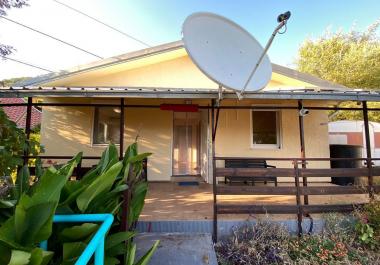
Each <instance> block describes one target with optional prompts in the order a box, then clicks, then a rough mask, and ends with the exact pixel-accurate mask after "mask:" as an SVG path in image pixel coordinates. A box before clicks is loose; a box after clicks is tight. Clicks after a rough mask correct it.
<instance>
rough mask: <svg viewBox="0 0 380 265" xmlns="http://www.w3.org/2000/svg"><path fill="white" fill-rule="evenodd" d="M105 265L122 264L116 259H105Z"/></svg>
mask: <svg viewBox="0 0 380 265" xmlns="http://www.w3.org/2000/svg"><path fill="white" fill-rule="evenodd" d="M104 264H105V265H116V264H120V261H119V260H118V259H117V258H114V257H107V256H106V257H104Z"/></svg>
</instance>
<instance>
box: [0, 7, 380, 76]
mask: <svg viewBox="0 0 380 265" xmlns="http://www.w3.org/2000/svg"><path fill="white" fill-rule="evenodd" d="M59 1H60V2H62V3H65V4H67V5H70V6H72V7H74V8H76V9H79V10H81V11H82V12H84V13H86V14H88V15H91V16H93V17H96V18H97V19H99V20H101V21H102V22H105V23H107V24H109V25H112V26H113V27H115V28H117V29H119V30H121V31H123V32H125V33H127V34H129V35H131V36H133V37H135V38H137V39H140V40H142V41H143V42H145V43H147V44H149V45H150V46H155V45H159V44H163V43H167V42H172V41H177V40H180V39H181V27H182V23H183V21H184V20H185V18H186V17H187V16H188V15H190V14H192V13H194V12H199V11H208V12H213V13H217V14H220V15H222V16H225V17H227V18H229V19H231V20H233V21H235V22H236V23H238V24H239V25H241V26H242V27H244V28H245V29H247V30H248V31H249V32H250V33H251V34H252V35H253V36H254V37H255V38H256V39H258V41H259V42H260V43H261V44H262V45H263V46H265V44H266V42H267V40H268V39H269V37H270V35H271V33H272V32H273V30H274V28H275V27H276V25H277V22H276V18H277V15H278V14H280V13H283V12H285V11H287V10H290V11H291V12H292V16H291V18H290V20H289V22H288V26H287V32H286V34H282V35H278V36H277V37H276V39H275V41H274V43H273V45H272V46H271V48H270V50H269V57H270V59H271V61H272V62H273V63H277V64H281V65H284V66H287V67H291V68H295V67H296V65H295V60H296V57H297V50H298V48H299V46H300V45H301V44H302V42H303V41H304V40H305V39H306V38H317V37H318V36H321V35H322V34H323V32H324V31H325V30H326V28H328V27H329V28H330V29H331V30H332V31H337V30H339V29H343V30H346V31H347V30H349V29H350V28H351V27H352V26H353V25H355V29H357V30H365V29H366V28H367V27H368V26H369V25H370V24H371V23H373V22H375V21H376V20H377V19H379V18H380V1H379V0H360V1H357V0H318V1H310V0H309V1H307V0H266V1H264V0H261V1H258V0H255V1H253V0H234V1H232V0H192V1H185V0H59ZM28 2H29V6H27V7H23V8H21V9H11V10H9V11H7V13H8V15H7V17H8V18H10V19H12V20H15V21H17V22H20V23H23V24H25V25H27V26H29V27H33V28H35V29H38V30H40V31H42V32H45V33H48V34H50V35H52V36H54V37H57V38H59V39H62V40H64V41H66V42H69V43H72V44H74V45H76V46H78V47H80V48H83V49H85V50H88V51H90V52H92V53H94V54H96V55H99V56H101V57H104V58H107V57H111V56H116V55H120V54H123V53H127V52H131V51H135V50H139V49H143V48H146V46H144V45H142V44H141V43H139V42H136V41H134V40H132V39H130V38H127V37H125V36H124V35H122V34H120V33H117V32H115V31H112V30H111V29H109V28H107V27H104V26H103V25H101V24H99V23H96V22H94V21H93V20H91V19H89V18H87V17H84V16H82V15H80V14H78V13H75V12H74V11H72V10H70V9H68V8H66V7H64V6H62V5H60V4H58V3H56V2H55V1H54V0H29V1H28ZM0 43H2V44H8V45H12V46H14V47H15V49H16V51H15V52H14V53H13V54H12V55H11V56H10V57H11V58H14V59H17V60H21V61H25V62H28V63H31V64H34V65H37V66H40V67H43V68H46V69H49V70H51V71H60V70H64V69H68V68H72V67H74V66H76V65H80V64H86V63H89V62H93V61H97V60H98V58H97V57H95V56H93V55H89V54H87V53H84V52H82V51H78V50H76V49H74V48H72V47H69V46H66V45H64V44H62V43H59V42H57V41H55V40H52V39H49V38H47V37H45V36H42V35H39V34H38V33H35V32H33V31H31V30H28V29H25V28H23V27H20V26H19V25H15V24H13V23H11V22H9V21H6V20H5V19H3V18H1V17H0ZM45 73H47V72H45V71H42V70H38V69H34V68H31V67H29V66H24V65H22V64H18V63H15V62H12V61H9V60H4V59H0V80H2V79H6V78H13V77H21V76H36V75H40V74H45Z"/></svg>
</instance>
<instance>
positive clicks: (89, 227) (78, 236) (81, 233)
mask: <svg viewBox="0 0 380 265" xmlns="http://www.w3.org/2000/svg"><path fill="white" fill-rule="evenodd" d="M98 227H99V225H97V224H92V223H84V224H82V225H77V226H72V227H69V228H65V229H63V230H62V232H61V234H60V236H61V237H62V239H63V240H64V241H84V240H85V239H86V238H88V237H89V236H91V235H92V234H93V233H94V232H95V231H96V230H97V229H98Z"/></svg>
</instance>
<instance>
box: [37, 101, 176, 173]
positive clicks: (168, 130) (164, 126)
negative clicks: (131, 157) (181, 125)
mask: <svg viewBox="0 0 380 265" xmlns="http://www.w3.org/2000/svg"><path fill="white" fill-rule="evenodd" d="M45 102H71V103H80V102H82V103H90V102H99V103H105V102H109V103H112V102H113V101H112V100H90V99H49V100H47V99H46V100H45ZM118 102H119V100H117V101H114V102H113V103H116V104H117V103H118ZM137 102H138V101H137ZM92 123H93V110H92V108H88V107H76V108H73V107H44V108H43V111H42V128H41V142H42V144H43V145H44V146H45V149H46V152H45V155H70V156H71V155H74V154H76V153H78V152H79V151H83V154H84V155H85V156H86V155H87V156H100V154H101V153H102V152H103V151H104V149H105V146H102V145H92V143H91V137H92V128H93V127H92ZM125 124H126V125H125V133H124V141H125V149H126V148H127V146H128V145H129V144H131V143H132V142H133V141H134V139H135V138H136V135H137V134H139V148H140V149H139V151H140V152H152V153H153V155H152V156H151V157H149V158H148V161H149V162H148V163H149V167H148V177H149V179H150V180H170V176H171V144H172V131H173V130H172V112H170V111H160V110H159V109H126V111H125ZM55 161H56V162H58V163H61V162H63V161H59V160H55ZM93 164H96V162H95V161H94V160H85V161H83V166H91V165H93Z"/></svg>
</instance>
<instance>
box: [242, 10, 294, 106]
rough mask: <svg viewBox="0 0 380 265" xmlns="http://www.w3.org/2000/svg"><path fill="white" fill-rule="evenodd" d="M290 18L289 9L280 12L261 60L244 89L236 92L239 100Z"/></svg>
mask: <svg viewBox="0 0 380 265" xmlns="http://www.w3.org/2000/svg"><path fill="white" fill-rule="evenodd" d="M289 18H290V12H289V11H287V12H285V13H284V14H280V15H279V16H278V17H277V21H278V22H279V24H278V25H277V27H276V28H275V29H274V31H273V33H272V35H271V37H270V38H269V40H268V42H267V45H265V48H264V51H263V53H262V54H261V56H260V58H259V60H258V61H257V63H256V65H255V68H253V70H252V72H251V74H250V75H249V77H248V80H247V81H246V82H245V84H244V87H243V89H242V90H241V91H240V92H238V93H236V94H237V96H238V98H239V100H240V99H242V98H243V93H244V91H245V89H246V88H247V86H248V84H249V82H250V81H251V79H252V77H253V75H254V74H255V72H256V71H257V68H259V66H260V63H261V61H262V60H263V58H264V56H265V55H266V53H267V51H268V50H269V47H270V46H271V45H272V42H273V40H274V37H276V35H277V33H278V32H279V31H280V29H281V28H282V27H283V26H285V25H286V22H288V19H289Z"/></svg>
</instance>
